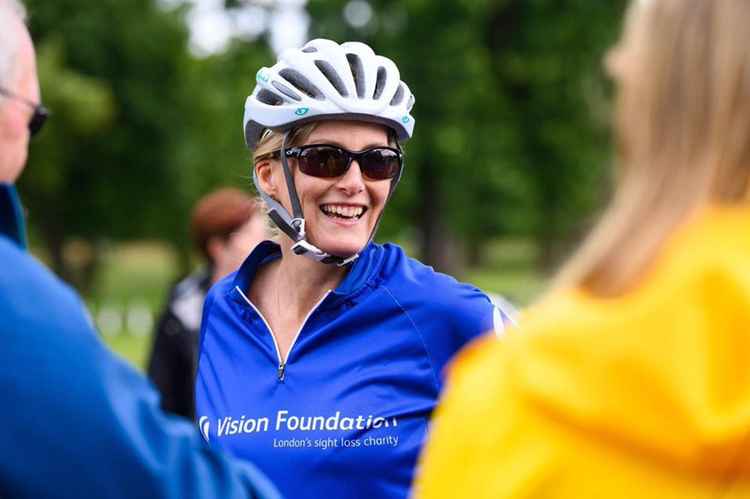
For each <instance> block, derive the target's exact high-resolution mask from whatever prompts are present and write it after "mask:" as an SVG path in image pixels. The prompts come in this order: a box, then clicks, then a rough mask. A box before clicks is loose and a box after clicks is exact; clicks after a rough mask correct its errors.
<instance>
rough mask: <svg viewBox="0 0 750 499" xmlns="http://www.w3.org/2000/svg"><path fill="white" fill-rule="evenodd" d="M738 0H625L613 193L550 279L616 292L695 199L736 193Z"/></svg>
mask: <svg viewBox="0 0 750 499" xmlns="http://www.w3.org/2000/svg"><path fill="white" fill-rule="evenodd" d="M748 26H750V2H749V1H748V0H651V1H648V2H645V1H643V0H634V1H633V3H632V4H631V6H630V10H629V12H628V16H627V18H626V24H625V30H624V35H623V37H622V39H621V41H620V42H619V44H618V46H616V47H615V49H614V55H620V54H618V52H623V54H621V55H622V56H623V57H625V58H626V61H625V62H627V64H628V66H627V67H625V68H623V69H624V71H622V72H621V73H620V72H617V71H615V74H614V75H613V76H614V78H615V81H616V83H617V89H618V93H617V99H616V110H615V112H616V114H615V121H614V127H615V135H616V137H615V138H616V141H617V156H618V162H617V166H618V169H617V177H616V186H615V192H614V196H613V199H612V201H611V203H610V205H609V207H608V208H607V209H606V210H605V212H604V214H603V216H602V218H601V220H600V221H599V223H598V225H597V226H596V227H595V228H594V230H593V231H592V233H591V234H590V236H589V237H588V239H587V241H586V242H585V243H584V245H583V246H582V247H581V249H580V250H579V251H578V252H577V254H575V255H574V256H573V258H571V260H570V261H569V262H568V263H567V265H566V266H564V267H563V269H562V271H561V272H560V274H559V275H558V278H557V280H556V283H555V287H559V286H565V287H569V286H577V287H580V288H583V289H585V290H587V291H589V292H591V293H593V294H595V295H602V296H607V295H617V294H621V293H623V292H626V291H627V290H628V289H630V288H632V287H633V286H635V285H636V284H637V282H638V281H639V279H640V278H641V277H642V276H643V275H644V273H645V272H646V271H647V269H648V266H649V264H650V263H651V262H652V261H653V259H654V258H655V256H656V254H657V253H658V251H659V250H660V248H661V247H662V245H663V243H664V242H665V240H666V239H667V238H668V236H669V235H670V234H671V233H672V232H673V231H674V230H675V229H676V227H677V226H678V225H679V224H680V223H682V222H683V221H684V220H685V219H686V218H687V217H688V216H690V214H691V213H693V212H694V211H695V210H696V209H698V208H699V207H701V206H702V205H704V204H706V203H709V202H713V203H735V202H739V201H742V200H745V199H746V198H747V194H748V185H749V180H750V29H748Z"/></svg>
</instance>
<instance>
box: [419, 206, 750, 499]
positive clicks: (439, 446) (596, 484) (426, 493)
mask: <svg viewBox="0 0 750 499" xmlns="http://www.w3.org/2000/svg"><path fill="white" fill-rule="evenodd" d="M415 496H416V497H419V498H435V497H441V498H442V497H445V498H472V499H477V498H484V497H492V498H528V497H534V498H576V499H588V498H660V499H671V498H705V499H714V498H722V499H729V498H739V497H748V498H750V208H721V209H719V208H715V209H711V210H706V211H705V212H704V213H702V214H701V215H699V216H697V217H696V218H695V219H694V220H693V221H691V223H689V224H686V226H685V227H683V228H682V229H680V230H679V231H678V232H677V233H676V234H675V235H674V236H673V237H672V238H671V239H670V241H669V243H668V244H667V245H666V247H665V249H664V251H662V253H661V256H660V257H659V258H658V259H657V261H656V262H655V264H654V265H653V266H652V269H651V270H650V271H649V273H648V275H647V276H646V278H645V279H644V281H643V282H642V283H641V284H640V285H639V287H638V289H637V290H635V291H633V292H631V293H629V294H627V295H626V296H623V297H621V298H617V299H609V300H605V299H597V298H593V297H591V296H587V295H586V294H584V293H582V292H578V291H569V292H563V293H558V294H553V295H551V296H550V297H548V298H547V299H546V300H544V301H543V302H541V303H540V304H539V305H538V306H536V307H534V308H532V309H530V310H529V311H528V312H527V313H526V314H525V317H524V319H523V320H522V322H521V328H520V329H518V330H514V331H513V332H511V333H507V334H506V336H505V337H504V338H503V339H502V340H500V341H497V340H494V341H487V340H485V341H483V342H481V343H479V344H475V345H473V346H471V347H469V349H468V350H467V351H465V352H464V353H463V354H462V355H461V356H460V357H459V359H458V360H457V361H456V362H455V363H454V365H453V367H452V369H451V376H450V381H449V385H448V389H447V392H446V395H445V399H444V400H443V403H442V406H441V407H440V408H439V410H438V414H437V416H436V419H435V422H434V425H433V430H432V433H431V439H430V442H429V443H428V445H427V448H426V451H425V454H424V456H423V460H422V463H421V471H420V472H419V477H418V479H417V483H416V485H415Z"/></svg>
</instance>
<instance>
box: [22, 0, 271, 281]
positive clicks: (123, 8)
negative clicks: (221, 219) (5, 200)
mask: <svg viewBox="0 0 750 499" xmlns="http://www.w3.org/2000/svg"><path fill="white" fill-rule="evenodd" d="M27 6H28V8H29V10H30V13H31V32H32V36H33V37H34V39H35V42H36V44H37V46H38V47H39V52H40V54H39V59H40V74H41V79H42V82H41V83H42V93H43V98H44V100H45V102H46V103H48V104H49V107H50V108H51V109H52V111H53V113H54V114H53V116H52V119H51V120H50V126H49V128H48V129H45V131H44V132H43V133H42V135H41V136H40V138H39V140H38V142H36V143H35V144H34V147H33V148H32V153H31V156H30V162H29V163H30V164H29V167H28V169H27V174H26V175H25V176H24V177H23V178H22V179H21V182H20V184H19V185H20V188H21V190H22V194H23V197H24V200H25V202H26V204H27V206H28V209H29V213H30V216H31V219H32V223H31V227H32V228H36V229H37V235H38V237H37V239H38V240H39V241H40V242H41V243H42V244H44V246H45V247H46V248H47V250H48V252H49V253H50V256H51V262H52V264H53V267H54V269H55V270H56V271H57V272H58V273H59V274H60V275H62V276H63V277H64V278H66V279H67V280H69V281H71V282H73V283H74V284H76V285H77V286H79V287H80V288H82V289H83V290H84V291H85V290H86V289H87V287H88V285H90V284H91V277H92V276H93V275H94V271H95V266H96V262H97V258H96V256H97V248H98V247H99V244H98V242H99V241H103V240H126V239H133V238H138V239H141V238H159V239H166V240H167V241H170V242H171V243H173V244H174V245H175V247H176V248H178V249H179V250H180V255H181V267H182V269H183V271H184V270H186V268H187V266H188V265H189V256H190V250H191V245H190V244H189V242H188V241H187V225H188V224H187V222H188V217H189V213H190V209H191V207H192V204H193V202H194V201H195V200H196V199H197V198H198V197H199V196H200V195H202V194H203V193H205V192H206V191H207V190H209V189H211V188H213V187H215V186H217V185H219V184H225V183H233V184H235V185H241V184H243V183H245V181H246V179H243V178H242V175H246V159H245V158H244V157H243V155H244V154H246V153H244V148H243V143H242V133H241V126H240V123H241V115H242V103H243V102H244V96H245V95H247V93H249V91H250V90H249V88H248V87H249V82H251V81H252V78H253V75H254V72H255V69H254V68H255V67H256V66H257V64H258V63H259V59H260V58H262V57H263V56H264V55H266V54H267V49H266V48H265V46H263V45H262V44H239V43H238V44H236V45H235V46H233V47H232V49H230V50H229V51H228V52H227V53H226V54H224V55H221V56H216V57H212V58H208V59H197V58H196V57H194V56H193V55H192V54H191V53H190V51H189V49H188V29H187V27H186V24H185V13H186V7H182V8H177V9H173V10H165V9H163V8H161V7H160V6H159V5H158V2H156V0H131V1H128V2H122V1H119V0H57V1H55V2H48V1H44V0H28V1H27ZM251 66H252V69H249V67H251ZM71 240H79V241H82V242H84V243H85V245H86V246H87V247H89V248H90V249H91V250H92V251H90V255H91V257H90V258H89V260H88V261H87V262H86V265H85V266H84V271H83V272H75V271H74V270H75V269H73V268H72V267H71V266H70V265H69V262H68V261H67V260H66V259H65V258H63V254H64V252H63V249H64V247H65V245H66V243H67V242H69V241H71Z"/></svg>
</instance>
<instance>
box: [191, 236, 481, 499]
mask: <svg viewBox="0 0 750 499" xmlns="http://www.w3.org/2000/svg"><path fill="white" fill-rule="evenodd" d="M279 256H280V251H279V248H278V246H277V245H275V244H274V243H271V242H265V243H262V244H261V245H259V246H258V247H257V248H256V249H255V250H254V251H253V253H252V254H251V255H250V256H249V257H248V258H247V260H246V261H245V263H244V264H243V265H242V267H241V268H240V270H239V271H238V272H237V273H235V274H232V275H230V276H228V277H227V278H225V279H223V280H222V281H220V282H219V283H217V284H216V285H215V286H214V287H213V288H212V290H211V291H210V292H209V294H208V297H207V299H206V304H205V306H204V312H203V313H204V315H203V323H202V326H201V354H200V360H199V367H198V377H197V380H196V408H197V410H196V416H197V417H198V418H199V426H200V427H201V430H202V432H203V434H204V436H205V438H206V439H207V440H208V441H209V442H210V443H211V444H212V445H213V446H215V447H217V448H221V449H224V450H226V451H228V452H230V453H231V454H233V455H235V456H239V457H241V458H243V459H246V460H248V461H252V462H254V463H255V464H256V465H257V466H258V467H259V468H260V469H261V470H262V471H263V472H265V473H266V474H267V475H268V476H269V477H270V478H271V480H272V481H273V482H274V483H275V485H276V486H277V487H279V489H280V490H281V491H282V493H283V494H284V495H285V496H287V497H295V498H326V499H334V498H368V499H380V498H403V497H406V496H407V495H408V491H409V486H410V483H411V481H412V477H413V474H414V466H415V463H416V460H417V454H418V452H419V450H420V447H421V446H422V443H423V441H424V439H425V436H426V433H427V426H428V421H429V418H430V414H431V413H432V410H433V408H434V407H435V403H436V401H437V399H438V396H439V394H440V390H441V388H442V385H443V378H442V372H443V368H444V366H445V364H446V362H447V361H448V360H449V359H450V357H451V356H452V355H453V354H454V353H455V352H456V351H457V350H458V349H460V348H461V347H462V346H463V345H465V344H466V343H467V342H468V341H470V340H471V339H473V338H475V337H477V336H478V335H480V334H481V333H483V332H485V331H488V330H490V329H492V327H493V312H494V308H493V306H492V304H491V302H490V300H489V299H488V298H487V296H485V295H484V294H483V293H481V292H480V291H479V290H478V289H476V288H474V287H472V286H469V285H466V284H461V283H459V282H457V281H456V280H455V279H453V278H451V277H448V276H446V275H443V274H439V273H436V272H434V271H433V270H432V269H431V268H430V267H427V266H424V265H422V264H420V263H419V262H417V261H415V260H412V259H410V258H408V257H407V256H406V255H405V254H404V252H403V251H402V250H401V249H400V248H399V247H398V246H394V245H388V244H387V245H384V246H380V245H377V244H370V245H369V246H368V247H367V248H366V249H365V251H363V252H362V254H361V256H360V257H359V259H358V260H357V261H356V262H355V264H354V265H353V268H352V269H351V271H350V272H349V274H348V275H347V277H346V278H345V279H344V281H343V282H342V283H341V284H340V285H339V287H338V288H337V289H336V290H334V291H330V292H329V293H328V294H327V295H326V296H325V298H324V299H323V300H322V301H321V302H320V303H319V304H318V306H317V307H315V308H314V309H313V311H312V312H311V313H310V315H309V316H308V318H307V320H306V321H305V323H304V324H303V326H302V328H301V331H300V332H299V334H298V337H297V339H296V341H295V343H294V344H293V346H292V348H291V350H290V353H289V356H288V358H287V361H286V363H281V362H280V360H279V359H280V356H279V355H278V353H277V352H278V349H277V347H276V344H275V341H274V338H273V336H272V334H271V333H270V331H269V327H268V326H267V324H266V322H265V320H264V319H263V317H262V316H261V315H260V313H259V312H258V310H257V309H256V308H255V306H254V305H253V304H252V303H250V301H249V300H248V298H247V293H246V291H247V290H248V289H249V287H250V283H251V282H252V280H253V276H254V275H255V273H256V271H257V269H258V267H259V266H260V265H262V264H264V263H266V262H268V261H270V260H272V259H274V258H279Z"/></svg>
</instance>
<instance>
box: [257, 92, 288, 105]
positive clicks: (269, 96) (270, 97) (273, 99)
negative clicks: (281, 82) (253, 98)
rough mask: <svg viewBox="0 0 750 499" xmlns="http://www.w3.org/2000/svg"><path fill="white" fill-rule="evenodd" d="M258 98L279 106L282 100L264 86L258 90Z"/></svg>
mask: <svg viewBox="0 0 750 499" xmlns="http://www.w3.org/2000/svg"><path fill="white" fill-rule="evenodd" d="M258 100H259V101H260V102H262V103H263V104H268V105H269V106H279V105H281V104H282V103H283V102H284V100H283V99H282V98H281V97H279V96H278V95H276V94H275V93H273V92H271V91H270V90H267V89H265V88H264V89H262V90H261V91H260V92H258Z"/></svg>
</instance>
